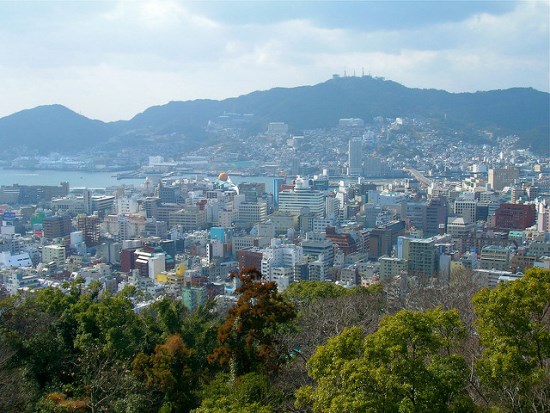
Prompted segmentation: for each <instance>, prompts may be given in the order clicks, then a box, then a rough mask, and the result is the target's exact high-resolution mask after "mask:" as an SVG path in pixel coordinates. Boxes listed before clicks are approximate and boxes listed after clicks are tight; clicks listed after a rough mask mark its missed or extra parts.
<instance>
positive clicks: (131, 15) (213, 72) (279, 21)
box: [0, 0, 550, 121]
mask: <svg viewBox="0 0 550 413" xmlns="http://www.w3.org/2000/svg"><path fill="white" fill-rule="evenodd" d="M549 25H550V1H549V0H542V1H525V2H523V1H521V2H518V1H489V0H487V1H446V0H440V1H412V0H410V1H407V0H402V1H388V0H385V1H260V0H255V1H176V0H156V1H148V0H140V1H115V0H109V1H76V0H73V1H47V0H45V1H44V0H35V1H24V0H15V1H10V0H7V1H6V0H0V117H3V116H7V115H10V114H12V113H15V112H17V111H20V110H23V109H28V108H33V107H36V106H39V105H46V104H54V103H58V104H62V105H65V106H67V107H69V108H70V109H72V110H74V111H76V112H78V113H81V114H83V115H84V116H87V117H89V118H93V119H100V120H103V121H113V120H121V119H130V118H132V117H133V116H135V115H136V114H138V113H140V112H143V111H144V110H145V109H147V108H148V107H150V106H154V105H162V104H165V103H168V102H169V101H178V100H193V99H203V98H207V99H224V98H227V97H233V96H239V95H243V94H247V93H250V92H252V91H255V90H267V89H270V88H273V87H295V86H302V85H313V84H316V83H321V82H324V81H326V80H328V79H330V78H331V77H332V75H333V74H339V75H341V76H343V75H344V74H346V75H348V76H351V75H354V74H355V75H357V76H360V75H362V74H363V73H364V74H365V75H372V76H380V77H384V78H386V79H389V80H393V81H396V82H399V83H401V84H403V85H405V86H408V87H418V88H435V89H445V90H448V91H451V92H475V91H479V90H492V89H506V88H510V87H533V88H535V89H538V90H542V91H546V92H548V91H549V88H550V86H549V84H550V57H549V53H550V33H549Z"/></svg>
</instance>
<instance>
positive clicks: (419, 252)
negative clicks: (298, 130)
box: [407, 237, 438, 277]
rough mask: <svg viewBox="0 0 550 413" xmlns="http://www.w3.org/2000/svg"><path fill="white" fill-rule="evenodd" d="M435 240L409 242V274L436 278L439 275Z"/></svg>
mask: <svg viewBox="0 0 550 413" xmlns="http://www.w3.org/2000/svg"><path fill="white" fill-rule="evenodd" d="M437 270H438V268H437V250H436V248H435V239H434V238H433V237H432V238H419V239H411V240H410V241H409V255H408V264H407V272H408V275H410V276H420V277H434V276H436V275H437Z"/></svg>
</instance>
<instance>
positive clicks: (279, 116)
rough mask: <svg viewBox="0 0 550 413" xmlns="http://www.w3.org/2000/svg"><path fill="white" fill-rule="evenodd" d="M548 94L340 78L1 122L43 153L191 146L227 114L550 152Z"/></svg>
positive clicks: (40, 112)
mask: <svg viewBox="0 0 550 413" xmlns="http://www.w3.org/2000/svg"><path fill="white" fill-rule="evenodd" d="M549 96H550V95H549V94H548V93H545V92H540V91H537V90H534V89H531V88H513V89H506V90H493V91H488V92H475V93H449V92H446V91H443V90H435V89H413V88H407V87H405V86H403V85H401V84H399V83H396V82H393V81H389V80H384V79H381V78H373V77H370V76H366V77H345V78H335V79H331V80H328V81H326V82H324V83H320V84H317V85H314V86H301V87H295V88H275V89H271V90H267V91H257V92H253V93H250V94H247V95H243V96H239V97H235V98H229V99H225V100H222V101H215V100H194V101H185V102H170V103H167V104H166V105H162V106H154V107H151V108H149V109H147V110H145V111H144V112H143V113H140V114H138V115H136V116H135V117H134V118H132V119H131V120H129V121H119V122H111V123H104V122H101V121H96V120H90V119H87V118H85V117H83V116H80V115H78V114H76V113H74V112H71V111H70V110H69V109H67V108H65V107H63V106H59V105H54V106H43V107H38V108H35V109H31V110H27V111H22V112H18V113H16V114H14V115H11V116H7V117H5V118H2V119H0V143H3V144H5V143H6V142H8V141H11V142H19V143H21V144H28V145H30V146H31V147H36V148H37V149H43V148H45V147H48V148H51V147H52V146H53V145H56V146H58V147H60V148H66V149H67V150H69V149H77V148H82V147H86V146H87V145H88V144H92V143H94V144H95V143H98V142H102V141H106V140H107V139H108V138H110V137H115V136H119V137H120V136H123V137H124V138H119V140H120V139H129V137H131V136H132V135H134V136H135V135H136V134H140V133H141V134H146V135H148V136H152V135H155V134H158V135H166V134H176V135H181V136H183V135H185V139H187V141H188V142H189V144H190V145H193V144H200V143H204V139H205V138H206V137H207V134H206V132H205V128H206V125H207V123H208V121H209V120H212V119H215V118H216V117H217V116H219V115H221V114H223V113H224V112H233V113H253V114H254V115H255V124H254V126H256V128H257V129H256V130H262V129H263V128H265V126H266V124H267V123H268V122H275V121H280V122H286V123H288V124H289V126H290V128H291V130H292V131H293V132H295V133H300V132H301V131H302V130H304V129H315V128H326V127H333V126H335V125H336V124H337V123H338V119H340V118H349V117H358V118H362V119H364V120H366V121H370V120H371V119H372V118H373V117H376V116H383V117H386V118H395V117H416V118H422V119H431V120H434V121H437V123H438V125H439V126H442V127H445V126H447V127H448V128H450V129H453V128H455V129H466V130H472V129H481V128H483V129H490V130H492V131H495V132H500V133H507V134H518V135H519V136H520V137H521V139H522V144H523V145H524V146H529V145H530V146H532V147H533V148H534V149H536V150H539V151H543V152H544V153H548V151H549V150H550V140H549V139H550V138H549V131H548V126H549V124H550V119H549V117H550V115H549V114H550V107H549V102H550V98H549Z"/></svg>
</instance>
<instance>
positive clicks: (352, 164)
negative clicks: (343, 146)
mask: <svg viewBox="0 0 550 413" xmlns="http://www.w3.org/2000/svg"><path fill="white" fill-rule="evenodd" d="M362 153H363V142H362V141H361V138H352V139H350V141H349V146H348V176H359V175H361V172H363V170H362V166H361V158H362Z"/></svg>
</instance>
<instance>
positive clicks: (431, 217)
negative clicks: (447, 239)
mask: <svg viewBox="0 0 550 413" xmlns="http://www.w3.org/2000/svg"><path fill="white" fill-rule="evenodd" d="M447 211H448V207H447V198H445V197H434V198H431V199H430V200H429V201H428V206H427V208H426V228H425V229H424V235H425V236H427V237H433V236H434V235H441V233H442V232H443V233H445V232H447Z"/></svg>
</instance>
